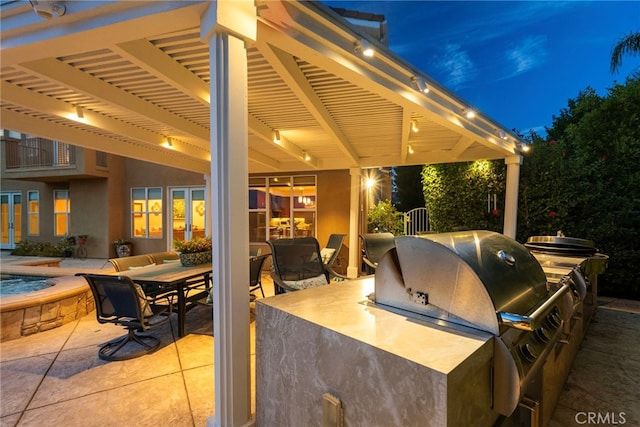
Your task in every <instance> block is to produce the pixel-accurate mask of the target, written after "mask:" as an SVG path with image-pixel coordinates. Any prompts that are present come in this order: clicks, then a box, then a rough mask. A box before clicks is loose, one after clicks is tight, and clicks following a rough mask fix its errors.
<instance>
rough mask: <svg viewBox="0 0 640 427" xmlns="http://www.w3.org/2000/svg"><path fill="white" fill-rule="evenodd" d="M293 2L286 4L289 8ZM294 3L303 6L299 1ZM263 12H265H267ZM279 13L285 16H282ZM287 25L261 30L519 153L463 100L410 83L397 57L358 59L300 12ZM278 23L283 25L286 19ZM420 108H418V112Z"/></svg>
mask: <svg viewBox="0 0 640 427" xmlns="http://www.w3.org/2000/svg"><path fill="white" fill-rule="evenodd" d="M269 5H270V3H269ZM293 6H294V5H288V4H282V7H285V8H286V7H293ZM295 6H296V7H298V5H295ZM260 13H261V15H262V14H264V13H265V12H264V11H261V12H260ZM277 16H279V19H281V20H282V16H283V15H282V14H280V15H277ZM285 16H286V15H285ZM286 23H287V24H290V26H287V27H286V29H285V30H284V32H283V31H282V30H280V31H279V30H276V29H274V28H271V27H270V26H269V25H267V24H266V23H264V22H259V34H262V37H265V38H266V39H267V40H268V41H269V44H271V45H273V46H275V47H277V48H280V49H283V50H285V49H286V51H287V52H289V53H290V54H291V55H293V56H296V57H299V58H301V59H304V60H305V61H308V62H309V63H311V64H314V65H316V66H318V67H320V68H322V69H324V70H326V71H328V72H330V73H332V74H334V75H336V76H339V77H341V78H343V79H345V80H346V81H349V82H352V83H355V84H357V85H358V86H360V87H361V88H363V89H365V90H367V91H371V92H373V93H376V94H378V95H379V96H382V97H383V98H385V99H387V100H388V101H390V102H393V103H395V104H397V105H399V106H401V107H402V108H405V109H409V110H413V111H419V112H420V113H421V114H422V115H424V116H425V117H427V118H428V119H429V120H431V121H433V122H435V123H437V124H439V125H441V126H443V127H444V128H446V129H449V130H450V131H453V132H456V133H458V134H460V135H463V136H467V137H470V138H472V139H475V140H477V141H478V142H479V143H480V144H482V145H485V146H486V147H488V148H491V149H492V150H495V151H497V152H499V153H501V154H502V155H503V156H505V155H513V154H514V153H515V151H516V147H515V144H513V143H508V142H507V141H503V140H501V139H500V138H498V136H497V135H496V133H495V128H494V127H493V125H491V124H490V123H487V122H486V121H484V120H483V119H482V118H481V117H480V116H478V117H476V118H475V119H473V120H467V119H466V118H464V117H463V116H462V108H463V107H464V104H462V103H461V101H458V100H455V101H454V100H452V99H448V97H447V94H445V93H444V92H442V93H440V92H439V91H436V90H435V89H432V90H431V91H430V92H429V93H428V94H422V93H419V92H417V91H416V90H415V89H413V88H412V87H411V86H410V84H411V82H410V77H411V76H410V75H409V72H410V71H408V70H402V69H399V67H397V66H391V65H390V64H392V61H390V60H388V59H386V58H382V59H381V58H380V56H381V55H376V56H374V58H370V59H368V60H363V59H361V58H358V57H356V56H355V53H352V52H353V42H352V41H349V40H345V39H343V38H341V37H340V36H339V35H334V34H327V30H326V29H325V30H324V31H320V25H319V24H318V23H317V22H315V21H313V20H312V19H310V18H306V17H304V16H296V18H295V20H292V21H291V22H289V21H286ZM279 25H283V22H280V23H279ZM318 31H320V32H318ZM341 49H342V50H341ZM417 108H418V109H419V110H416V109H417Z"/></svg>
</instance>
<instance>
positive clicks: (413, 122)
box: [411, 120, 420, 133]
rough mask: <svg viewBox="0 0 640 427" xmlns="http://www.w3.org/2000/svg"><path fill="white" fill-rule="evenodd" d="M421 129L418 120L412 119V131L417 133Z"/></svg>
mask: <svg viewBox="0 0 640 427" xmlns="http://www.w3.org/2000/svg"><path fill="white" fill-rule="evenodd" d="M419 130H420V128H419V127H418V121H417V120H411V132H413V133H417V132H418V131H419Z"/></svg>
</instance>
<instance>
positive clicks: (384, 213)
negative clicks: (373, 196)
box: [367, 200, 404, 236]
mask: <svg viewBox="0 0 640 427" xmlns="http://www.w3.org/2000/svg"><path fill="white" fill-rule="evenodd" d="M403 220H404V215H403V214H402V212H398V210H397V209H396V207H395V206H393V204H392V203H391V201H390V200H382V201H380V202H379V203H378V204H377V205H374V206H372V207H371V209H370V210H369V213H368V225H367V232H368V233H384V232H389V233H392V234H393V235H394V236H400V235H402V233H403V229H404V222H403Z"/></svg>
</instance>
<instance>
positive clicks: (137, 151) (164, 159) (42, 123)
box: [0, 108, 211, 174]
mask: <svg viewBox="0 0 640 427" xmlns="http://www.w3.org/2000/svg"><path fill="white" fill-rule="evenodd" d="M0 120H1V121H2V123H3V126H5V124H7V125H8V127H10V128H11V129H12V130H15V131H16V132H21V133H26V134H30V135H37V136H40V137H42V138H48V139H51V140H54V141H64V142H66V143H69V144H72V145H77V146H79V147H84V148H90V149H93V150H97V151H103V152H105V153H111V154H115V155H118V156H124V157H128V158H132V159H137V160H142V161H145V162H151V163H157V164H160V165H165V166H170V167H174V168H177V169H183V170H188V171H192V172H199V173H202V174H210V173H211V163H210V162H208V161H205V160H200V159H195V158H193V157H190V156H188V155H185V154H184V153H179V152H176V151H173V150H168V149H166V148H162V147H157V148H154V147H149V146H145V145H144V144H136V143H134V142H126V141H122V140H121V139H118V138H110V137H107V136H104V135H99V134H96V133H95V132H91V131H90V130H89V131H88V130H84V129H81V128H75V127H70V126H66V125H64V124H62V123H56V122H53V121H50V120H47V119H46V118H38V117H35V116H33V115H28V114H22V113H19V112H17V111H12V110H8V109H5V108H3V109H2V110H0ZM120 138H122V137H120Z"/></svg>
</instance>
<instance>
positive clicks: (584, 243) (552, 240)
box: [524, 236, 598, 255]
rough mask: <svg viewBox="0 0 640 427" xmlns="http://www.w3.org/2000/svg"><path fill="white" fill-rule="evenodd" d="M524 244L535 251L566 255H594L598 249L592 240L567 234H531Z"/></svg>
mask: <svg viewBox="0 0 640 427" xmlns="http://www.w3.org/2000/svg"><path fill="white" fill-rule="evenodd" d="M524 246H525V247H527V248H528V249H531V250H533V251H538V252H545V253H557V254H565V255H593V254H595V253H596V252H597V251H598V249H596V247H595V244H594V243H593V242H592V241H591V240H586V239H578V238H576V237H565V236H531V237H529V238H528V239H527V243H525V244H524Z"/></svg>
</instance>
